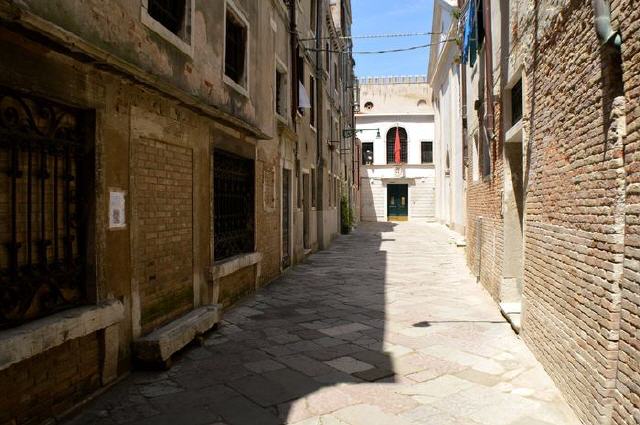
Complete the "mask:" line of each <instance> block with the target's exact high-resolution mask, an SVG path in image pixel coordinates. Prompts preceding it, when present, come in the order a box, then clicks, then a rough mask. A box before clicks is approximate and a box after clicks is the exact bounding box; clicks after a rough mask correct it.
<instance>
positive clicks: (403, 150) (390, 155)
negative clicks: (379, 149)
mask: <svg viewBox="0 0 640 425" xmlns="http://www.w3.org/2000/svg"><path fill="white" fill-rule="evenodd" d="M396 128H397V129H398V133H399V135H400V162H401V163H402V164H406V163H407V130H405V129H404V128H402V127H393V128H391V129H389V131H388V132H387V164H394V163H395V152H394V148H395V141H396Z"/></svg>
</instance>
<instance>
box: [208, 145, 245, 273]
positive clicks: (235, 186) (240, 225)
mask: <svg viewBox="0 0 640 425" xmlns="http://www.w3.org/2000/svg"><path fill="white" fill-rule="evenodd" d="M213 155H214V157H213V200H214V202H213V209H214V215H213V228H214V239H213V242H214V243H213V246H214V250H213V251H214V252H213V255H214V259H215V261H219V260H223V259H225V258H228V257H231V256H234V255H237V254H241V253H245V252H253V250H254V217H253V212H254V178H253V176H254V163H253V160H250V159H246V158H242V157H239V156H236V155H233V154H230V153H227V152H224V151H220V150H215V151H214V154H213Z"/></svg>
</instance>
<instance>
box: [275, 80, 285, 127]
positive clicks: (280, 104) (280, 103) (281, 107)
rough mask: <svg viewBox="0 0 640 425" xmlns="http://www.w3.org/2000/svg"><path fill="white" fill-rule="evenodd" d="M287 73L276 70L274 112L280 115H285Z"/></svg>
mask: <svg viewBox="0 0 640 425" xmlns="http://www.w3.org/2000/svg"><path fill="white" fill-rule="evenodd" d="M286 86H287V74H285V73H284V72H282V71H280V70H276V112H277V113H278V115H280V116H281V117H285V116H286V115H287V91H286Z"/></svg>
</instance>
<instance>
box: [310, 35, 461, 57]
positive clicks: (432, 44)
mask: <svg viewBox="0 0 640 425" xmlns="http://www.w3.org/2000/svg"><path fill="white" fill-rule="evenodd" d="M449 41H455V39H447V40H442V41H439V42H437V43H430V44H421V45H419V46H411V47H404V48H399V49H389V50H372V51H355V52H351V53H352V54H354V55H381V54H385V53H397V52H408V51H410V50H418V49H426V48H427V47H431V46H436V45H438V44H441V43H447V42H449ZM307 50H309V51H311V52H330V53H347V52H345V51H342V50H326V49H311V48H308V49H307Z"/></svg>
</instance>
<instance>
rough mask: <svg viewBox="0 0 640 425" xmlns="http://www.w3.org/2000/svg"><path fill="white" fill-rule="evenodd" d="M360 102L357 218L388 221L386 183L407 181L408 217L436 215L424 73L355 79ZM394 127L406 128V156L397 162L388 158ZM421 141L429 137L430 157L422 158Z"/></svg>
mask: <svg viewBox="0 0 640 425" xmlns="http://www.w3.org/2000/svg"><path fill="white" fill-rule="evenodd" d="M360 105H361V109H360V113H358V114H356V130H357V131H358V132H357V137H358V140H359V141H360V142H359V144H360V152H361V155H360V156H361V158H359V160H360V164H361V165H360V183H361V186H360V196H361V202H360V208H361V219H362V220H363V221H383V222H384V221H388V219H389V211H388V207H389V206H388V201H389V199H388V188H389V185H407V195H408V199H407V204H408V208H407V219H408V220H425V221H433V220H435V202H436V200H435V169H436V165H435V163H434V161H435V160H436V158H435V155H434V154H435V140H434V138H435V134H434V117H433V111H432V108H431V89H430V87H429V86H428V85H427V83H426V77H424V76H409V77H373V78H363V79H360ZM365 105H366V107H365ZM396 127H401V128H403V129H404V130H405V131H406V132H407V161H406V163H402V164H395V163H394V161H393V160H391V161H388V158H387V134H388V133H389V132H391V136H390V137H392V139H395V129H396ZM378 132H379V135H380V137H378ZM423 142H431V156H432V161H430V162H429V161H427V162H423V158H422V143H423ZM367 143H373V163H372V164H364V163H363V153H364V152H365V149H363V144H364V146H368V145H366V144H367Z"/></svg>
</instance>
